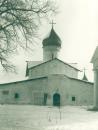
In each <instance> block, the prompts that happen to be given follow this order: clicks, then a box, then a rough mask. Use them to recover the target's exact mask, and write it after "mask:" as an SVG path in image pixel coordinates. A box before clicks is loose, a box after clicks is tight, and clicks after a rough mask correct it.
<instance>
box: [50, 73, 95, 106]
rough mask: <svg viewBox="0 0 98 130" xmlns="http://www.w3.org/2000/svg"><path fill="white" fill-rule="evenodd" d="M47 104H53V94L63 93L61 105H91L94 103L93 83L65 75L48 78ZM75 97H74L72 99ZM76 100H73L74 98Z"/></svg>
mask: <svg viewBox="0 0 98 130" xmlns="http://www.w3.org/2000/svg"><path fill="white" fill-rule="evenodd" d="M47 93H49V95H48V96H49V98H48V100H47V105H53V95H54V94H55V93H59V94H60V95H61V99H60V100H61V105H91V104H92V103H93V85H92V84H90V83H85V82H83V81H78V80H72V79H69V78H67V77H65V76H63V75H59V76H58V75H54V76H50V77H49V78H48V87H47ZM72 98H73V99H72ZM74 98H75V101H72V100H74Z"/></svg>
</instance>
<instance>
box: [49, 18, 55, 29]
mask: <svg viewBox="0 0 98 130" xmlns="http://www.w3.org/2000/svg"><path fill="white" fill-rule="evenodd" d="M50 24H51V25H52V28H53V26H54V24H56V23H54V22H53V20H52V22H51V23H50Z"/></svg>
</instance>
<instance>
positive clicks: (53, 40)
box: [42, 27, 61, 47]
mask: <svg viewBox="0 0 98 130" xmlns="http://www.w3.org/2000/svg"><path fill="white" fill-rule="evenodd" d="M42 43H43V46H50V45H52V46H59V47H61V39H60V38H59V36H58V35H57V34H56V32H55V31H54V29H53V27H52V29H51V31H50V33H49V35H48V36H47V37H46V38H45V39H44V40H43V42H42Z"/></svg>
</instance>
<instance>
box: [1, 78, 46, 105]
mask: <svg viewBox="0 0 98 130" xmlns="http://www.w3.org/2000/svg"><path fill="white" fill-rule="evenodd" d="M46 82H47V80H46V78H41V79H38V80H29V81H24V82H16V83H8V84H0V103H1V104H4V103H8V104H10V103H12V104H16V103H17V104H34V94H35V93H36V92H40V95H43V91H44V87H45V86H46ZM4 91H8V92H9V93H8V94H3V92H4ZM15 93H18V94H19V98H17V99H15V97H14V96H15ZM41 93H42V94H41ZM40 98H42V100H43V97H40Z"/></svg>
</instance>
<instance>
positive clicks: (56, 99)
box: [53, 93, 60, 106]
mask: <svg viewBox="0 0 98 130" xmlns="http://www.w3.org/2000/svg"><path fill="white" fill-rule="evenodd" d="M53 105H54V106H60V94H58V93H55V94H54V95H53Z"/></svg>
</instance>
